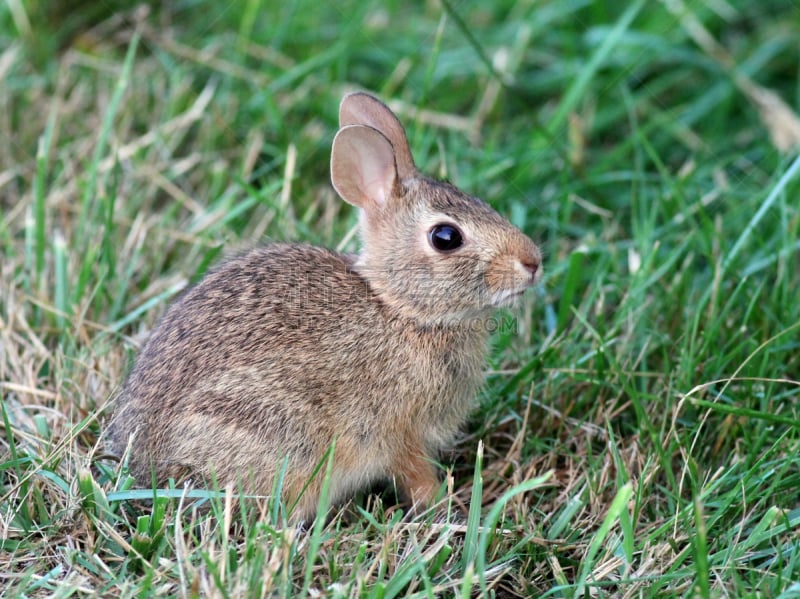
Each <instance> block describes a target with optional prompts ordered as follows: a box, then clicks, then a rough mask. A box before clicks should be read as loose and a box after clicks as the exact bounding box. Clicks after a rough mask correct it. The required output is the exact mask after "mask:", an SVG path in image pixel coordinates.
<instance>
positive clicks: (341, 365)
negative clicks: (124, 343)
mask: <svg viewBox="0 0 800 599" xmlns="http://www.w3.org/2000/svg"><path fill="white" fill-rule="evenodd" d="M340 127H341V128H340V130H339V132H338V134H337V136H336V138H335V139H334V143H333V152H332V158H331V177H332V181H333V185H334V187H335V188H336V190H337V191H338V192H339V195H341V196H342V198H343V199H345V200H346V201H347V202H349V203H351V204H353V205H355V206H357V207H358V208H359V209H360V211H361V215H360V226H361V239H362V249H361V252H360V253H359V255H358V256H350V255H344V254H338V253H335V252H333V251H330V250H327V249H324V248H319V247H313V246H309V245H303V244H272V245H267V246H265V247H263V248H259V249H255V250H251V251H249V252H247V253H245V254H243V255H240V256H238V257H234V258H233V259H230V260H228V261H226V262H224V263H223V264H222V265H221V266H219V267H218V268H216V269H215V270H213V271H212V272H211V273H209V274H208V275H207V276H206V277H205V278H204V279H203V280H202V281H201V282H200V283H199V284H197V285H196V286H195V287H193V288H192V289H190V290H189V291H187V292H186V293H185V294H184V295H183V296H182V297H181V298H180V299H179V300H178V301H177V302H175V303H174V304H173V305H172V306H171V307H170V308H169V309H168V310H167V312H166V314H165V315H164V317H163V318H162V319H161V321H160V322H159V323H158V325H157V326H156V328H155V329H154V331H153V332H152V334H151V336H150V338H149V340H148V341H147V343H146V345H145V347H144V349H143V350H142V352H141V354H140V355H139V357H138V359H137V360H136V363H135V365H134V368H133V370H132V372H131V374H130V375H129V377H128V379H127V381H126V382H125V385H124V386H123V389H122V391H121V394H120V397H119V399H118V408H117V413H116V415H115V417H114V419H113V421H112V424H111V431H110V436H111V440H112V445H113V449H114V450H115V451H116V452H117V453H118V454H119V455H123V454H125V453H126V452H127V455H128V465H129V467H130V470H131V472H132V474H133V475H134V477H135V478H136V479H137V481H138V482H139V483H140V484H145V485H146V484H149V483H150V481H151V480H152V476H153V474H154V475H155V479H156V481H157V482H158V483H159V484H163V483H164V482H166V481H167V480H168V479H169V478H179V477H181V476H183V475H186V474H188V475H190V476H193V477H195V479H196V480H197V479H204V480H215V481H217V483H218V484H225V483H228V482H236V481H241V482H242V484H243V486H244V488H246V489H247V490H248V491H250V492H253V493H258V494H264V495H267V494H270V493H271V492H272V490H273V484H274V482H275V477H276V475H277V474H278V473H279V472H280V471H281V469H282V467H283V465H284V463H285V464H286V474H285V476H284V479H283V488H282V493H283V496H284V499H286V500H287V501H289V502H293V501H294V500H298V499H299V503H298V504H297V507H296V511H295V512H294V517H295V518H298V519H300V518H307V517H310V516H312V515H313V514H314V511H315V509H316V505H317V502H318V498H319V493H320V488H321V482H322V481H321V476H316V477H314V479H313V480H311V479H312V477H313V473H314V470H315V469H316V468H317V466H318V464H319V463H320V460H322V459H323V458H324V456H325V455H326V452H327V451H328V450H329V448H330V447H331V444H332V443H333V442H334V440H335V451H334V457H333V474H332V476H331V480H330V485H331V486H330V491H331V498H332V500H333V501H340V500H343V499H346V498H347V497H348V495H350V494H352V493H353V492H355V491H357V490H358V489H360V488H362V487H364V486H365V485H367V484H369V483H370V482H372V481H374V480H376V479H381V478H384V479H385V478H388V479H392V480H394V481H395V483H396V485H397V486H398V489H399V490H400V492H401V494H403V495H404V496H405V497H406V498H408V499H410V500H412V501H420V502H424V503H430V502H431V501H432V500H433V499H434V498H435V495H436V492H437V490H438V486H439V484H438V479H437V474H436V469H435V467H434V460H435V459H436V457H437V455H438V454H439V452H440V451H441V450H442V449H444V448H445V447H447V445H448V444H450V443H452V441H453V440H454V438H455V436H456V434H457V432H458V430H459V428H460V427H461V425H462V424H463V422H464V420H465V419H466V417H467V415H468V414H469V411H470V407H471V405H472V403H473V401H474V397H475V395H476V392H477V390H478V388H479V387H480V385H481V384H482V381H483V375H482V370H483V366H484V363H485V356H486V342H487V337H488V332H489V329H490V327H486V326H476V324H477V325H480V323H481V322H484V319H486V318H488V317H490V316H491V313H492V309H493V307H495V306H497V305H501V304H504V303H508V302H509V301H511V300H512V299H513V298H515V297H516V296H518V295H519V294H521V293H522V292H524V291H525V290H526V289H527V288H529V287H530V286H531V285H533V284H534V282H535V281H536V279H537V277H538V275H539V265H540V261H541V256H540V253H539V250H538V248H537V247H536V245H534V243H533V242H532V241H531V240H530V239H529V238H528V237H526V236H525V235H524V234H523V233H521V232H520V231H519V230H518V229H516V228H515V227H513V226H512V225H511V224H510V223H509V222H508V221H506V220H505V219H504V218H502V217H501V216H499V215H498V214H497V213H496V212H495V211H494V210H492V209H491V208H490V207H489V206H488V205H487V204H485V203H484V202H482V201H480V200H478V199H476V198H473V197H470V196H468V195H466V194H464V193H463V192H461V191H459V190H458V189H456V188H455V187H453V186H452V185H449V184H445V183H439V182H437V181H434V180H432V179H429V178H427V177H425V176H423V175H421V174H419V173H418V172H417V170H416V167H415V166H414V163H413V160H412V159H411V153H410V150H409V148H408V142H407V141H406V137H405V132H404V131H403V128H402V126H401V125H400V123H399V121H397V119H396V117H395V116H394V115H393V114H392V113H391V111H390V110H389V109H388V108H387V107H386V106H384V105H383V104H382V103H381V102H380V101H378V100H377V99H375V98H374V97H372V96H369V95H367V94H362V93H359V94H351V95H348V96H346V97H345V98H344V100H343V101H342V105H341V108H340ZM442 226H447V227H450V228H449V229H447V231H448V232H449V233H454V234H455V233H457V235H454V236H451V239H452V240H453V242H452V243H450V244H449V245H448V246H447V249H446V251H444V250H442V248H439V249H437V247H436V244H435V243H434V242H433V241H432V239H433V237H432V231H433V230H434V228H436V227H442ZM309 480H311V482H310V484H309ZM307 484H308V487H307V488H306V489H305V491H304V492H302V497H301V491H302V490H303V488H304V487H305V486H306V485H307Z"/></svg>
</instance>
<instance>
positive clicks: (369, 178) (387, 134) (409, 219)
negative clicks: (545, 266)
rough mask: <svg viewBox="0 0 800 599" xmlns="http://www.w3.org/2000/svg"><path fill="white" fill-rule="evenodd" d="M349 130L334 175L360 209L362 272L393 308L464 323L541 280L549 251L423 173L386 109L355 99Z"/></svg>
mask: <svg viewBox="0 0 800 599" xmlns="http://www.w3.org/2000/svg"><path fill="white" fill-rule="evenodd" d="M339 124H340V127H341V128H340V130H339V132H338V133H337V135H336V138H335V139H334V142H333V151H332V155H331V179H332V182H333V186H334V188H335V189H336V191H337V192H338V193H339V195H340V196H341V197H342V198H343V199H344V200H345V201H347V202H348V203H350V204H352V205H354V206H357V207H358V208H359V211H360V216H359V222H360V233H361V240H362V250H361V253H360V254H359V257H358V260H357V262H356V264H355V268H356V270H357V271H358V272H359V273H360V274H361V275H362V276H363V277H364V278H365V279H367V280H368V281H369V283H370V286H371V288H372V289H373V290H375V292H376V293H378V295H379V296H380V297H381V299H382V300H383V301H384V302H385V303H387V304H388V305H389V306H391V307H392V308H394V309H396V310H398V311H399V312H401V313H402V314H404V315H405V316H407V317H410V318H412V319H414V320H416V321H417V322H418V323H420V324H424V325H430V324H447V323H452V324H457V323H460V322H463V321H464V320H465V319H469V318H473V317H478V316H481V315H483V314H485V313H486V312H487V311H489V310H491V309H492V308H495V307H498V306H502V305H506V304H509V303H511V302H513V300H514V299H515V298H517V297H518V296H519V295H521V294H522V293H523V292H524V291H525V290H526V289H527V288H529V287H530V286H531V285H533V284H534V283H535V282H536V281H537V280H538V277H539V275H540V264H541V252H540V251H539V248H538V247H537V246H536V245H535V244H534V243H533V242H532V241H531V240H530V239H529V238H528V237H527V236H526V235H524V234H523V233H522V232H521V231H520V230H519V229H517V228H516V227H514V226H513V225H512V224H511V223H509V222H508V221H507V220H506V219H504V218H503V217H501V216H500V215H499V214H497V213H496V212H495V211H494V210H493V209H492V208H491V207H490V206H489V205H488V204H486V203H485V202H483V201H481V200H479V199H477V198H474V197H472V196H469V195H467V194H465V193H464V192H462V191H460V190H458V189H457V188H455V187H454V186H452V185H450V184H448V183H442V182H438V181H435V180H433V179H431V178H429V177H426V176H424V175H422V174H421V173H419V172H418V171H417V169H416V167H415V165H414V160H413V158H412V156H411V151H410V149H409V145H408V140H407V139H406V134H405V131H404V130H403V126H402V125H401V124H400V122H399V121H398V120H397V117H395V115H394V114H393V113H392V112H391V110H390V109H389V108H388V107H387V106H386V105H384V104H383V103H382V102H380V101H379V100H378V99H376V98H374V97H373V96H371V95H368V94H365V93H354V94H350V95H348V96H345V98H344V99H343V100H342V103H341V107H340V110H339Z"/></svg>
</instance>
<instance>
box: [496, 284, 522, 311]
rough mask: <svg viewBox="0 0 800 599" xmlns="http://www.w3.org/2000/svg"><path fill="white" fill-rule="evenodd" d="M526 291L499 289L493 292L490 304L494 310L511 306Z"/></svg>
mask: <svg viewBox="0 0 800 599" xmlns="http://www.w3.org/2000/svg"><path fill="white" fill-rule="evenodd" d="M526 289H527V288H526ZM526 289H501V290H500V291H495V292H494V293H493V294H492V299H491V304H492V306H494V307H495V308H501V307H505V306H513V305H514V304H515V303H516V301H517V300H518V299H519V298H521V297H522V296H523V294H524V293H525V291H526Z"/></svg>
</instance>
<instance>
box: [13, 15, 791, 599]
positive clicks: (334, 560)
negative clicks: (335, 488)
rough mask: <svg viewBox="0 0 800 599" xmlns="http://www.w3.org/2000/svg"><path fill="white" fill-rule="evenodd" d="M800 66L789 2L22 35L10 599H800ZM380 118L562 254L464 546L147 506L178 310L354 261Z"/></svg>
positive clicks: (533, 326) (501, 412) (528, 327)
mask: <svg viewBox="0 0 800 599" xmlns="http://www.w3.org/2000/svg"><path fill="white" fill-rule="evenodd" d="M101 5H102V6H101ZM798 39H800V7H799V6H798V5H797V4H796V3H792V2H790V1H788V0H766V1H759V2H757V1H756V0H743V1H742V2H737V3H726V2H708V3H701V2H694V1H689V0H687V2H686V3H685V4H684V3H682V2H656V1H654V0H651V1H649V2H644V1H640V2H633V3H626V2H620V1H613V2H595V1H592V0H571V1H565V2H536V3H532V2H525V1H522V0H498V1H497V2H493V3H481V2H470V1H466V2H453V1H452V0H448V1H444V0H442V1H441V2H435V1H432V2H426V3H420V4H415V5H413V6H411V7H408V6H407V5H406V4H403V3H400V2H397V1H393V0H388V1H385V2H374V1H367V2H355V1H353V0H345V1H344V2H338V3H329V4H322V5H321V4H320V3H317V2H309V1H307V0H296V1H294V2H288V3H283V4H280V6H279V7H278V6H277V5H275V6H273V5H272V3H266V2H259V1H258V0H246V1H245V0H242V1H231V2H227V3H213V2H208V1H204V0H192V1H188V0H187V1H183V2H179V3H176V4H173V5H172V8H170V9H167V8H163V7H161V8H160V7H157V6H156V5H155V3H154V4H153V5H151V6H137V5H134V4H133V3H128V2H123V3H115V6H114V8H111V5H106V4H102V3H97V4H96V3H89V2H80V3H78V5H77V8H75V7H73V8H72V9H71V10H70V11H69V12H68V13H67V11H66V10H65V9H64V10H60V9H58V5H56V4H53V3H49V2H46V1H45V0H42V1H40V2H31V3H22V2H19V0H10V1H9V2H7V3H4V4H3V5H2V7H0V49H1V50H0V81H2V84H0V139H2V140H3V143H2V144H0V208H1V209H2V212H0V248H2V249H1V250H0V252H1V253H0V393H1V394H2V423H1V424H0V426H1V427H2V429H1V430H0V529H1V530H2V547H0V581H1V582H0V587H2V588H4V589H5V595H6V596H9V597H11V596H27V597H36V596H58V597H66V596H84V595H85V596H92V595H98V596H124V597H129V596H141V595H150V594H163V595H170V596H173V595H174V596H198V595H200V596H214V597H238V596H287V597H288V596H320V597H337V596H348V597H375V598H378V597H384V598H387V597H399V596H411V597H433V596H458V597H471V596H476V595H479V596H494V597H515V596H519V597H533V596H541V597H583V596H601V597H603V596H615V597H633V596H643V597H651V596H653V597H655V596H657V597H662V596H692V597H703V598H706V597H722V596H731V597H746V596H753V597H756V596H757V597H781V598H783V599H787V598H789V597H800V491H798V489H800V401H798V399H799V398H800V301H798V297H799V294H800V287H799V286H798V280H800V203H799V202H798V200H797V198H798V196H799V195H800V158H798V154H797V150H796V147H797V146H796V145H795V149H792V143H791V142H792V138H791V136H792V132H793V131H794V132H795V135H796V134H797V133H796V131H797V128H798V127H800V126H799V125H798V124H797V121H796V118H797V117H796V116H794V115H796V113H797V112H798V110H800V84H798V81H799V80H800V77H798V75H800V49H799V48H798V43H797V40H798ZM353 88H366V89H370V90H373V91H375V92H377V93H378V94H380V95H381V96H383V97H384V98H386V99H387V100H389V101H390V102H392V105H393V106H394V107H395V108H396V109H397V111H398V113H399V114H400V116H401V119H402V120H403V121H404V122H405V123H406V125H407V128H408V132H409V138H410V140H411V144H412V148H413V151H414V153H415V157H416V158H417V162H418V164H419V165H421V167H422V168H423V170H425V171H426V172H429V173H432V174H435V175H437V176H440V177H446V178H448V179H450V180H452V181H453V182H454V183H456V184H457V185H459V186H460V187H462V188H464V189H467V190H469V191H471V192H473V193H475V194H476V195H479V196H481V197H483V198H485V199H487V200H488V201H489V202H490V203H491V204H493V205H494V206H495V207H496V208H497V209H498V210H499V211H500V212H502V213H504V214H506V215H508V216H509V217H510V218H511V219H512V220H513V221H514V222H515V223H516V224H518V225H519V226H521V227H522V228H524V229H525V231H526V232H528V233H529V234H530V235H531V236H532V237H533V238H534V239H536V240H538V241H539V242H540V243H541V245H542V247H543V249H544V251H545V255H546V262H545V277H544V281H543V283H542V285H541V287H540V288H539V289H538V290H537V292H536V293H534V294H531V297H530V298H529V299H528V301H526V303H525V305H524V307H523V308H522V309H521V310H520V311H518V312H517V313H515V314H513V318H514V319H515V320H514V321H513V322H514V323H515V325H516V326H514V327H505V328H504V329H503V330H501V331H498V333H497V335H496V336H495V338H494V343H493V349H492V355H491V359H490V364H489V368H488V372H487V379H486V386H485V389H484V391H483V392H482V394H481V397H480V408H479V409H478V410H477V411H476V413H475V414H474V415H473V417H472V418H471V420H470V425H469V427H468V430H466V431H465V435H464V439H463V440H462V441H461V442H460V443H459V444H458V445H457V446H456V447H455V448H454V449H453V452H452V453H451V454H450V455H448V456H445V458H444V459H443V464H444V465H445V466H446V467H447V468H448V470H447V488H448V493H447V495H446V497H445V498H444V499H443V502H442V505H441V506H440V508H441V509H440V510H439V513H436V514H434V513H426V514H421V515H419V516H417V517H415V518H403V517H402V513H401V511H400V510H398V509H397V508H395V507H394V506H393V504H392V499H391V496H390V495H387V494H384V495H383V497H382V499H381V498H376V497H370V496H367V495H364V496H363V497H361V498H360V500H359V502H356V504H355V505H353V506H350V507H349V508H347V509H344V510H341V511H337V512H335V514H334V515H333V516H332V517H331V518H330V519H329V520H327V521H322V520H318V521H316V522H315V523H314V525H313V526H312V527H311V528H310V529H309V530H308V531H299V530H295V529H294V528H292V527H287V526H286V524H285V522H283V521H282V519H281V511H280V510H279V509H278V507H279V506H276V505H275V504H273V503H271V502H269V501H256V500H253V501H250V500H244V501H242V509H241V510H240V511H236V510H234V509H233V499H234V497H235V496H236V495H237V491H236V490H235V489H230V490H227V491H225V490H223V492H221V493H214V492H207V491H203V490H196V491H194V496H195V497H201V498H203V497H204V498H205V501H206V505H208V506H209V507H208V508H207V509H205V510H198V509H197V507H196V504H195V503H193V501H192V500H191V498H189V497H186V496H185V494H184V493H183V492H182V490H181V489H175V490H173V491H160V492H158V493H156V492H154V491H153V490H140V489H133V488H131V481H130V479H129V478H128V477H127V476H126V475H125V473H124V471H120V469H119V468H118V465H117V463H116V462H114V461H113V460H109V459H108V458H107V456H105V455H104V449H103V444H102V432H103V430H104V424H105V421H106V418H107V417H108V403H107V402H108V399H109V398H110V397H111V396H112V395H113V393H114V390H115V389H117V388H118V386H119V385H120V383H121V381H122V380H123V378H124V376H125V372H126V370H127V368H128V367H129V365H130V362H131V360H132V358H133V356H134V355H135V353H136V350H137V348H138V347H139V345H140V344H141V342H142V341H143V339H144V338H145V337H146V334H147V332H148V331H149V330H150V329H151V328H152V326H153V325H154V323H155V322H156V320H157V318H158V316H159V315H160V314H161V313H162V312H163V310H164V308H165V306H166V305H167V304H168V303H169V301H170V300H171V299H172V298H174V297H175V295H176V294H177V293H179V291H180V290H181V289H183V288H185V286H186V285H187V284H190V283H191V282H193V281H196V280H197V279H198V278H199V277H201V276H202V274H203V273H204V272H205V271H206V270H207V269H208V268H209V266H210V265H212V264H214V263H215V262H216V261H217V260H218V259H220V257H221V256H222V255H224V254H225V253H227V252H230V251H233V250H235V249H236V248H240V247H245V246H248V245H252V244H255V243H257V242H260V241H262V240H264V239H272V240H276V239H302V240H307V241H311V242H314V243H318V244H324V245H328V246H331V247H336V246H338V245H339V244H340V243H343V245H344V246H345V247H347V248H354V247H355V242H354V241H353V240H352V239H351V238H349V237H348V232H350V230H351V228H352V227H353V225H354V224H355V215H354V213H353V211H352V210H351V209H349V208H348V207H347V206H346V205H345V204H344V203H343V202H341V201H340V200H338V199H337V198H336V197H335V195H334V193H333V191H332V189H331V187H330V184H329V175H328V160H329V152H330V143H331V140H332V137H333V134H334V132H335V128H336V111H337V107H338V102H339V99H340V97H341V95H342V93H343V92H344V91H346V90H350V89H353ZM793 119H795V120H793ZM797 141H798V140H797V137H795V138H794V142H795V144H796V143H797ZM343 240H345V241H344V242H343ZM511 317H512V315H508V318H509V319H510V318H511ZM508 322H512V321H511V320H508ZM511 329H513V330H511ZM148 498H149V499H150V501H146V500H147V499H148ZM442 514H444V515H442Z"/></svg>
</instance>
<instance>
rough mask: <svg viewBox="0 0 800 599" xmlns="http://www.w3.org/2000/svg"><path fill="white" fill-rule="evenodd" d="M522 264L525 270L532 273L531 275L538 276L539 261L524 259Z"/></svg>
mask: <svg viewBox="0 0 800 599" xmlns="http://www.w3.org/2000/svg"><path fill="white" fill-rule="evenodd" d="M520 264H522V267H523V268H524V269H525V270H527V271H528V272H529V273H531V277H534V276H536V271H538V270H539V263H538V262H528V261H523V262H520Z"/></svg>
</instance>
